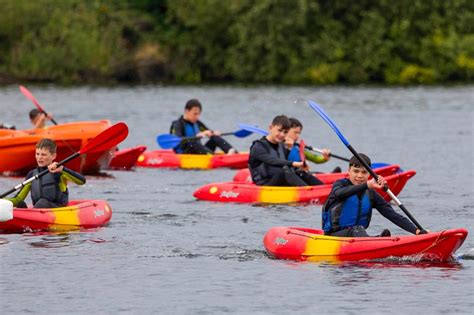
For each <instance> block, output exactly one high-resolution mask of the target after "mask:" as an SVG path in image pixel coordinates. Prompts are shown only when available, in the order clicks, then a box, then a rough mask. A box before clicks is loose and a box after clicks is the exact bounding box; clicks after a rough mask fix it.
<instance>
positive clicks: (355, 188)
mask: <svg viewBox="0 0 474 315" xmlns="http://www.w3.org/2000/svg"><path fill="white" fill-rule="evenodd" d="M367 189H368V186H367V183H365V184H361V185H353V184H352V182H351V181H350V180H349V179H347V178H345V179H340V180H338V181H336V182H335V183H334V184H333V187H332V190H331V193H330V194H329V197H328V199H327V201H326V203H325V204H324V206H323V209H322V211H323V215H324V212H325V211H331V210H332V209H335V208H336V207H339V206H340V205H341V203H344V202H345V201H346V200H347V198H349V197H352V196H354V195H358V196H359V198H360V196H362V195H363V194H364V193H365V192H366V190H367ZM370 202H371V204H370V206H371V208H375V209H377V210H378V212H380V214H382V215H383V216H384V217H385V218H387V219H388V220H390V221H391V222H392V223H394V224H395V225H397V226H399V227H400V228H402V229H404V230H405V231H408V232H410V233H413V234H415V233H416V229H417V228H416V226H415V225H414V224H413V223H412V222H411V221H410V220H408V219H407V218H406V217H404V216H402V215H400V214H398V213H397V212H395V210H394V209H393V208H392V206H391V205H390V204H389V203H388V202H386V201H385V200H384V199H383V198H382V196H380V195H379V194H378V193H377V192H376V191H374V190H372V192H371V198H370ZM354 211H359V209H354ZM370 217H371V215H370V216H369V218H368V221H367V226H361V225H355V226H352V227H345V228H342V229H341V228H339V227H338V226H337V222H335V224H334V225H333V226H332V229H331V231H328V232H326V234H327V235H332V236H357V237H366V236H369V235H368V234H367V232H366V230H365V229H366V228H367V227H368V225H369V224H370ZM336 221H337V220H336ZM323 223H324V220H323Z"/></svg>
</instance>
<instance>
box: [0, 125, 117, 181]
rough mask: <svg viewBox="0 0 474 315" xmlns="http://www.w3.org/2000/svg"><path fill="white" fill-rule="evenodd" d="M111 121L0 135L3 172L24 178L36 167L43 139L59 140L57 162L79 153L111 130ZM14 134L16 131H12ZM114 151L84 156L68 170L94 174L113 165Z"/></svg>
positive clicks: (10, 132)
mask: <svg viewBox="0 0 474 315" xmlns="http://www.w3.org/2000/svg"><path fill="white" fill-rule="evenodd" d="M110 125H111V124H110V121H108V120H101V121H84V122H73V123H66V124H60V125H56V126H51V127H48V128H45V129H35V130H9V131H8V132H3V130H2V133H0V161H1V162H0V173H3V174H15V175H24V174H26V173H27V172H28V171H30V170H31V169H33V168H35V167H36V159H35V146H36V143H37V142H38V141H39V140H41V139H43V138H50V139H53V140H55V141H56V144H57V146H58V149H57V158H56V160H57V161H60V160H63V159H64V158H66V157H68V156H70V155H71V154H72V153H74V152H77V151H79V150H80V149H81V148H82V147H84V146H85V145H86V143H87V142H88V141H89V140H90V139H92V138H94V137H95V136H97V135H98V134H99V133H100V132H102V131H104V130H105V129H107V128H108V127H110ZM12 131H13V132H12ZM114 151H115V147H114V148H110V149H108V150H104V151H100V152H94V153H90V154H84V155H82V156H81V157H80V158H78V159H74V160H71V161H70V162H68V163H67V164H66V166H67V167H69V168H71V169H73V170H75V171H77V172H80V173H83V174H94V173H97V172H98V171H99V170H100V169H101V168H106V167H108V166H109V164H110V160H111V158H112V152H114Z"/></svg>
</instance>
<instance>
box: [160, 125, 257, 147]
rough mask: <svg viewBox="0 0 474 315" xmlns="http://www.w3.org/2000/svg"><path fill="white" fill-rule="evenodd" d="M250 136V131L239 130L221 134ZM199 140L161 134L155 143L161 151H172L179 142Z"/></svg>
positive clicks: (239, 136) (241, 136) (240, 136)
mask: <svg viewBox="0 0 474 315" xmlns="http://www.w3.org/2000/svg"><path fill="white" fill-rule="evenodd" d="M251 134H252V132H251V131H248V130H244V129H239V130H237V131H234V132H225V133H222V134H221V136H236V137H238V138H245V137H247V136H249V135H251ZM201 138H202V137H178V136H177V135H172V134H162V135H159V136H158V137H156V142H158V145H159V146H160V147H162V148H163V149H172V148H174V147H176V146H177V145H179V144H180V143H181V141H189V140H198V139H201Z"/></svg>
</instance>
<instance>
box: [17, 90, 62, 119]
mask: <svg viewBox="0 0 474 315" xmlns="http://www.w3.org/2000/svg"><path fill="white" fill-rule="evenodd" d="M20 92H21V93H23V95H24V96H25V97H26V98H27V99H29V100H30V101H32V102H33V104H35V106H36V108H38V109H39V111H40V112H42V113H43V114H45V115H46V116H49V115H48V113H47V112H46V111H45V110H44V109H43V107H41V105H40V104H39V103H38V101H37V100H36V99H35V97H34V96H33V94H31V92H30V91H28V89H27V88H26V87H24V86H23V85H20ZM51 122H52V123H53V124H55V125H57V124H58V123H57V122H56V120H54V118H51Z"/></svg>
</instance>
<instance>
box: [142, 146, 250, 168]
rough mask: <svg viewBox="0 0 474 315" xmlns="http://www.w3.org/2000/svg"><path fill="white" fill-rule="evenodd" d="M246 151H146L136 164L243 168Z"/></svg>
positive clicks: (174, 166)
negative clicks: (180, 152)
mask: <svg viewBox="0 0 474 315" xmlns="http://www.w3.org/2000/svg"><path fill="white" fill-rule="evenodd" d="M248 160H249V154H248V153H236V154H213V155H211V154H177V153H175V152H174V151H173V150H155V151H146V152H144V153H143V154H142V155H140V156H139V157H138V161H137V166H140V167H150V168H183V169H212V168H219V167H229V168H244V167H247V164H248Z"/></svg>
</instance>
